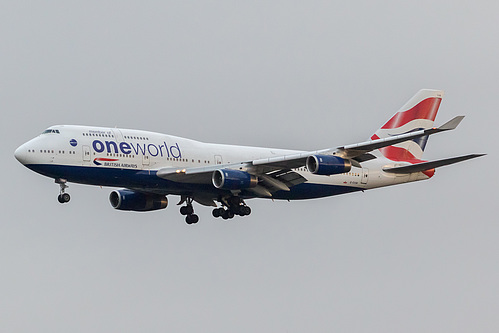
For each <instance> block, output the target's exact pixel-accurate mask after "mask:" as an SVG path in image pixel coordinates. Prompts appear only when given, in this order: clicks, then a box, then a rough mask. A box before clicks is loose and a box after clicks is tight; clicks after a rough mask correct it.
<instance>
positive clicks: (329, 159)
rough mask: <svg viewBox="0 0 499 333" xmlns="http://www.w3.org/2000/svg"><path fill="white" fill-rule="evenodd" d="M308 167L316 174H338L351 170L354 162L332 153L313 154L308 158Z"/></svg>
mask: <svg viewBox="0 0 499 333" xmlns="http://www.w3.org/2000/svg"><path fill="white" fill-rule="evenodd" d="M306 165H307V169H308V171H310V172H311V173H313V174H316V175H324V176H329V175H337V174H340V173H344V172H349V171H350V170H351V169H352V162H350V160H345V159H343V158H341V157H338V156H332V155H312V156H309V157H308V158H307V162H306Z"/></svg>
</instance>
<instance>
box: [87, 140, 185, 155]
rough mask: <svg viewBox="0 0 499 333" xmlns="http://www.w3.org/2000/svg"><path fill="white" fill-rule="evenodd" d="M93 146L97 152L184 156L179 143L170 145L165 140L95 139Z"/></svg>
mask: <svg viewBox="0 0 499 333" xmlns="http://www.w3.org/2000/svg"><path fill="white" fill-rule="evenodd" d="M92 147H93V148H94V150H95V152H97V153H103V152H104V151H106V152H107V153H109V154H119V153H120V152H121V153H122V154H125V155H130V154H132V152H133V153H134V154H135V155H150V156H153V157H155V156H160V157H173V158H182V152H181V151H180V147H179V145H178V143H175V145H170V146H169V145H168V144H167V143H166V142H163V144H161V145H156V144H154V143H128V142H124V141H122V142H120V143H119V144H118V143H117V142H115V141H104V142H102V141H100V140H94V141H93V142H92Z"/></svg>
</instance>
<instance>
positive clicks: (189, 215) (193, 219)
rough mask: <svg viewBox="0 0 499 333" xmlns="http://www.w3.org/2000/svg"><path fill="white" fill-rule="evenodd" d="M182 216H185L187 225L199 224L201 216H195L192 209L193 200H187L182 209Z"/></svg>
mask: <svg viewBox="0 0 499 333" xmlns="http://www.w3.org/2000/svg"><path fill="white" fill-rule="evenodd" d="M180 214H182V215H185V222H186V223H187V224H194V223H198V222H199V216H197V215H196V214H194V208H193V207H192V198H187V199H186V204H185V206H182V207H180Z"/></svg>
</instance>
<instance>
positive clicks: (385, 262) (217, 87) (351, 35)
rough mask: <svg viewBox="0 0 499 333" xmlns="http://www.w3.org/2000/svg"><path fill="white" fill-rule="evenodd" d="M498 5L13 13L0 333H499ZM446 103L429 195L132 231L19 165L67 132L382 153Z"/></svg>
mask: <svg viewBox="0 0 499 333" xmlns="http://www.w3.org/2000/svg"><path fill="white" fill-rule="evenodd" d="M498 10H499V5H498V4H496V3H494V2H492V1H479V2H476V1H474V2H466V1H461V2H459V3H457V2H456V1H417V2H413V3H405V2H400V1H376V2H372V1H360V2H352V3H350V2H341V3H340V2H337V3H335V2H329V1H306V2H303V1H264V2H242V1H227V2H204V1H202V2H201V1H195V2H194V1H191V2H188V1H150V2H147V3H145V4H144V3H143V2H142V3H138V2H133V1H80V2H67V1H48V2H21V1H3V2H1V3H0V41H1V52H0V110H1V112H2V122H1V123H0V138H1V142H2V148H1V149H2V150H1V151H2V152H3V163H2V170H3V175H4V177H3V178H4V181H3V191H2V192H1V194H0V195H1V200H0V205H1V211H2V219H1V223H0V267H1V273H0V330H1V331H5V332H45V331H50V332H89V331H92V332H200V331H205V332H234V331H239V332H241V331H242V332H257V331H258V332H304V331H308V332H331V331H336V332H401V331H404V332H470V331H478V332H497V330H498V329H499V319H498V316H497V313H498V311H499V297H498V292H499V287H498V284H497V281H498V279H499V267H498V266H497V262H498V253H499V252H498V251H499V245H498V242H497V239H498V236H499V227H498V225H497V217H495V216H496V214H495V208H496V205H497V194H496V187H497V185H498V180H497V177H495V175H494V171H493V170H494V169H495V167H497V165H498V163H499V159H498V157H497V144H496V141H497V138H496V137H494V136H493V135H492V134H493V133H495V132H497V129H496V127H497V123H498V122H499V117H498V115H497V111H496V109H497V106H498V102H497V96H498V94H497V86H498V77H499V62H498V61H497V59H499V44H498V43H497V30H498V23H497V12H498ZM421 88H433V89H444V90H445V92H446V95H445V97H444V101H443V103H442V105H441V108H440V112H439V115H438V117H437V124H442V123H444V122H445V121H447V120H448V119H450V118H452V117H453V116H455V115H460V114H464V115H466V116H467V117H466V118H465V120H464V122H463V123H462V124H461V125H460V127H459V128H458V129H457V130H456V131H453V132H451V133H444V134H439V135H435V136H433V137H432V138H431V139H430V141H429V144H428V147H427V152H426V154H425V158H428V159H431V158H444V157H451V156H455V155H459V154H466V153H473V152H477V153H482V152H485V153H488V154H489V155H488V156H486V157H483V158H481V159H478V160H473V161H469V162H465V163H462V164H458V165H455V166H452V167H446V168H442V169H439V170H437V174H436V176H435V177H434V178H433V179H432V180H430V181H426V182H420V183H414V184H410V185H401V186H396V187H390V188H385V189H378V190H373V191H368V192H366V193H356V194H350V195H346V196H340V197H333V198H327V199H321V200H315V201H303V202H291V203H288V202H272V201H268V200H253V201H251V202H250V205H251V207H252V209H253V213H252V215H251V217H248V218H244V219H234V220H232V221H230V222H223V221H221V220H215V219H213V218H211V212H210V209H208V208H203V207H199V206H198V207H196V209H197V212H198V213H199V215H200V218H201V221H200V223H198V224H197V225H195V226H188V225H186V224H185V223H184V222H183V219H182V217H181V216H180V215H179V213H178V207H176V206H175V203H176V200H177V198H176V197H170V206H169V207H168V208H167V209H166V210H165V211H160V212H151V213H144V214H142V213H123V212H119V211H116V210H113V209H112V208H111V206H110V204H109V203H108V199H107V197H108V194H109V192H110V189H107V188H105V189H100V188H98V187H89V186H83V185H76V184H72V185H71V187H70V189H69V192H70V193H71V195H72V201H71V203H70V204H69V205H64V206H62V205H60V204H59V203H58V202H57V200H56V197H57V194H58V187H57V185H56V184H53V180H51V179H48V178H44V177H42V176H39V175H37V174H35V173H33V172H30V171H29V170H27V169H26V168H24V167H23V166H22V165H20V164H19V163H18V162H17V161H16V160H15V159H14V157H13V152H14V150H15V148H16V147H17V146H19V145H20V144H22V143H23V142H25V141H27V140H29V139H31V138H32V137H34V136H36V135H37V134H38V133H40V132H41V131H42V130H43V129H45V128H46V127H48V126H50V125H53V124H84V125H98V126H113V127H114V126H119V127H126V128H139V129H146V130H152V131H158V132H164V133H169V134H174V135H179V136H185V137H191V138H194V139H198V140H202V141H208V142H220V143H232V144H244V145H254V146H270V147H281V148H296V149H316V148H317V149H318V148H325V147H332V146H337V145H342V144H349V143H355V142H358V141H362V140H365V139H366V138H368V137H369V136H370V135H371V134H372V133H374V132H375V130H376V129H377V128H378V127H379V126H380V125H382V123H383V122H384V121H385V120H386V119H388V117H390V116H391V115H392V114H393V113H394V112H395V111H396V110H397V109H398V108H399V107H400V106H401V105H402V104H403V103H404V102H405V101H406V100H407V99H408V98H410V97H411V96H412V95H413V94H414V93H415V92H416V91H417V90H419V89H421Z"/></svg>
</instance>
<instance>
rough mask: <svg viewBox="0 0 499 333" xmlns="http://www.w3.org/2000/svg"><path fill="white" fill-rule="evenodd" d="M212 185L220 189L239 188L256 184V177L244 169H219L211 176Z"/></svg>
mask: <svg viewBox="0 0 499 333" xmlns="http://www.w3.org/2000/svg"><path fill="white" fill-rule="evenodd" d="M211 181H212V182H213V186H215V187H216V188H218V189H222V190H241V189H245V188H250V187H255V186H256V185H258V178H257V177H256V176H254V175H251V174H249V173H247V172H245V171H240V170H230V169H221V170H216V171H214V172H213V175H212V176H211Z"/></svg>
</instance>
